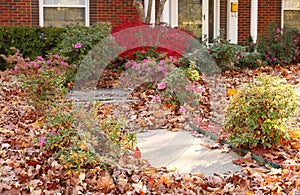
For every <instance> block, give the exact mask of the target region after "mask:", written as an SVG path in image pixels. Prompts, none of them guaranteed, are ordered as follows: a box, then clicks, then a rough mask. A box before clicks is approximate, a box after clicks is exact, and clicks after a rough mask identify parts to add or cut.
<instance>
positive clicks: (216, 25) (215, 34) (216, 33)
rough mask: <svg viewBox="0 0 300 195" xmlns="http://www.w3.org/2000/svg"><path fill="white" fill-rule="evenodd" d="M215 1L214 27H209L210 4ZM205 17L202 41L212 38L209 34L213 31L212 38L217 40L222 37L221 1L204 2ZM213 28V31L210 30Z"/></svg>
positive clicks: (204, 0) (203, 17)
mask: <svg viewBox="0 0 300 195" xmlns="http://www.w3.org/2000/svg"><path fill="white" fill-rule="evenodd" d="M210 1H213V6H214V8H213V12H214V13H213V26H210V25H209V18H208V17H209V15H210V13H209V10H210V9H209V4H210ZM202 3H203V10H202V13H203V16H202V24H203V25H202V40H207V39H208V37H209V36H210V34H209V32H210V31H212V32H213V35H212V38H213V39H215V38H217V37H218V36H220V0H203V2H202ZM210 28H212V29H210Z"/></svg>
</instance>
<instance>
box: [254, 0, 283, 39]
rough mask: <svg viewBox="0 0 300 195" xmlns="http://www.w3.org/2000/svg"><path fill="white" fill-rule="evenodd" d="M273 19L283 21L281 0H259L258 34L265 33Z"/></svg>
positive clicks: (278, 21)
mask: <svg viewBox="0 0 300 195" xmlns="http://www.w3.org/2000/svg"><path fill="white" fill-rule="evenodd" d="M272 21H275V22H277V23H278V24H280V23H281V0H259V1H258V34H262V33H264V32H265V30H266V27H267V26H268V25H269V24H270V22H272Z"/></svg>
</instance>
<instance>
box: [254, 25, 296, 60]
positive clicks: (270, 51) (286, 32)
mask: <svg viewBox="0 0 300 195" xmlns="http://www.w3.org/2000/svg"><path fill="white" fill-rule="evenodd" d="M297 34H299V33H298V31H297V30H296V29H291V28H284V29H282V28H281V27H280V26H279V25H277V24H276V23H274V22H272V23H271V24H270V25H269V26H268V28H267V32H266V33H265V34H263V35H260V36H259V37H258V43H257V51H258V52H259V53H261V54H262V57H263V60H265V61H266V62H267V63H268V64H269V65H277V64H280V65H286V64H290V63H292V62H296V61H297V60H299V57H298V56H299V54H300V50H299V45H298V44H299V42H300V39H299V36H297Z"/></svg>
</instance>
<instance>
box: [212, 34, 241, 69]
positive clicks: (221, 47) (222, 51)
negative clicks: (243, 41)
mask: <svg viewBox="0 0 300 195" xmlns="http://www.w3.org/2000/svg"><path fill="white" fill-rule="evenodd" d="M240 51H241V46H239V45H236V44H231V43H230V40H226V39H223V38H217V39H215V40H214V41H213V43H212V45H211V46H209V48H208V53H209V54H210V55H211V56H212V57H213V58H214V60H215V62H216V63H217V65H218V66H219V67H220V68H221V69H222V70H228V69H234V68H235V64H236V63H237V61H238V60H239V58H237V56H238V54H239V52H240Z"/></svg>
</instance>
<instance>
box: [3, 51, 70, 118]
mask: <svg viewBox="0 0 300 195" xmlns="http://www.w3.org/2000/svg"><path fill="white" fill-rule="evenodd" d="M2 57H3V58H4V59H5V60H6V61H7V63H9V64H11V66H13V70H11V71H12V73H13V74H15V75H17V76H19V77H20V79H21V83H22V87H23V88H24V91H25V94H26V96H27V97H28V98H27V100H28V102H29V103H30V104H32V105H34V106H36V107H37V108H38V110H39V111H44V112H46V108H48V107H49V106H50V105H51V104H52V103H53V102H54V101H55V100H60V99H64V95H65V93H66V91H67V88H66V87H65V85H66V84H67V78H68V77H71V76H69V75H73V74H74V70H75V66H74V65H69V64H68V63H67V62H65V61H64V60H65V58H64V57H62V56H59V55H58V54H54V55H52V54H51V55H48V56H47V58H43V57H42V56H38V57H37V59H35V60H30V59H29V58H26V59H24V58H23V56H22V54H20V53H19V51H18V50H16V53H15V54H14V55H10V56H8V57H6V56H4V55H3V56H2Z"/></svg>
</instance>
